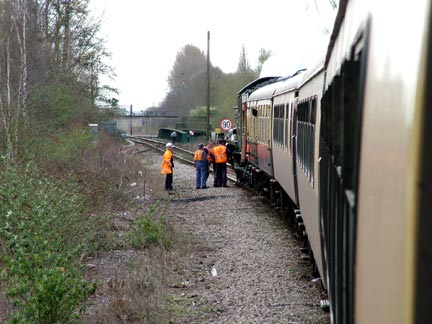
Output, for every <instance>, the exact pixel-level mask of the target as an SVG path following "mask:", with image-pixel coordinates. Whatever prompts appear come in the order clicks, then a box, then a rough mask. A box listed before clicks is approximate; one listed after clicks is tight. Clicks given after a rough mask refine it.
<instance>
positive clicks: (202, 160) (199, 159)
mask: <svg viewBox="0 0 432 324" xmlns="http://www.w3.org/2000/svg"><path fill="white" fill-rule="evenodd" d="M207 154H208V152H207V148H205V147H204V144H202V143H201V144H199V145H198V150H196V151H195V153H194V164H195V169H196V180H195V184H196V189H207V188H208V187H207V174H208V161H207Z"/></svg>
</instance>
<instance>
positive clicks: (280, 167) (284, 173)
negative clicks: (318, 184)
mask: <svg viewBox="0 0 432 324" xmlns="http://www.w3.org/2000/svg"><path fill="white" fill-rule="evenodd" d="M304 73H305V72H304V70H301V71H298V72H297V73H295V75H294V76H293V77H290V78H287V79H285V80H283V81H281V82H279V83H278V86H277V89H276V91H275V93H274V98H273V106H274V108H273V110H274V113H273V120H274V122H273V132H272V134H273V137H272V142H273V152H272V154H273V166H274V178H275V179H276V180H277V182H278V184H279V185H280V186H281V187H282V188H283V190H284V191H285V193H286V194H287V195H288V197H289V198H290V200H291V201H292V202H293V203H294V204H295V205H296V206H298V189H297V180H296V177H297V171H296V163H295V161H296V158H295V156H296V146H295V144H296V141H295V137H296V132H297V127H296V122H295V107H296V103H297V95H298V93H297V90H298V85H299V83H300V82H301V80H302V78H303V75H304ZM282 199H283V198H282Z"/></svg>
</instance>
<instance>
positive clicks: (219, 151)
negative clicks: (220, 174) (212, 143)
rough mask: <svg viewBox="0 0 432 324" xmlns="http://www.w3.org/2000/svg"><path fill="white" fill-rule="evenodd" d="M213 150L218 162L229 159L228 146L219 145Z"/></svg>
mask: <svg viewBox="0 0 432 324" xmlns="http://www.w3.org/2000/svg"><path fill="white" fill-rule="evenodd" d="M213 152H214V157H215V162H216V163H226V162H227V161H228V158H227V151H226V146H224V145H218V146H216V147H215V148H214V150H213Z"/></svg>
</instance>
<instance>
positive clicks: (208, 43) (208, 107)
mask: <svg viewBox="0 0 432 324" xmlns="http://www.w3.org/2000/svg"><path fill="white" fill-rule="evenodd" d="M209 139H210V31H208V32H207V140H209Z"/></svg>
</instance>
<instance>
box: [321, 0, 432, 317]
mask: <svg viewBox="0 0 432 324" xmlns="http://www.w3.org/2000/svg"><path fill="white" fill-rule="evenodd" d="M339 16H340V17H343V20H340V23H337V24H336V28H335V30H334V32H333V37H332V39H333V41H332V43H330V46H329V52H328V57H327V62H326V73H327V76H326V80H325V86H324V87H325V93H324V98H323V118H322V122H323V127H322V128H323V130H324V131H323V132H322V144H323V145H322V158H323V165H322V166H323V167H322V179H321V180H322V184H323V186H322V187H321V188H320V196H321V197H320V198H321V201H322V202H323V204H322V217H323V221H324V227H325V229H326V233H327V234H326V239H325V240H326V251H327V252H328V259H327V263H328V268H329V270H330V271H329V272H330V273H329V275H330V276H329V279H330V280H329V282H330V287H329V292H330V297H331V305H332V315H333V318H334V322H335V323H368V324H369V323H380V324H381V323H384V324H385V323H392V324H393V323H431V322H432V320H431V319H432V315H431V312H430V310H428V306H427V305H429V304H430V300H431V298H430V297H431V294H432V292H431V289H432V287H431V279H430V272H429V271H430V270H431V264H432V261H431V247H432V245H431V244H430V242H428V240H427V238H426V237H427V236H428V235H429V234H426V233H430V232H431V217H430V210H429V211H427V210H426V209H423V207H424V206H429V207H430V201H431V194H430V191H428V190H425V188H428V186H430V183H431V182H430V180H431V179H430V177H428V176H429V174H430V171H427V170H426V169H422V168H421V166H422V165H427V164H426V163H427V162H430V155H428V154H425V153H424V149H427V148H428V147H430V137H429V138H428V137H426V136H424V135H423V134H427V133H428V132H429V134H430V129H429V130H426V128H425V127H427V126H428V125H429V126H430V123H431V120H430V114H429V113H428V111H430V107H431V106H427V104H428V103H430V91H429V92H428V91H427V90H428V89H429V90H430V89H431V88H430V73H431V70H430V69H431V68H430V65H428V64H430V62H431V57H432V56H431V51H430V48H431V47H430V44H431V37H432V36H431V6H430V1H422V0H419V1H416V2H414V3H411V4H409V5H408V4H407V3H406V2H402V1H380V2H379V3H377V2H376V1H357V0H352V1H348V2H345V1H342V2H341V6H340V14H339ZM429 168H430V164H429ZM429 168H428V169H429ZM425 226H426V228H425ZM429 237H430V236H429ZM426 273H428V274H427V275H426Z"/></svg>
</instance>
